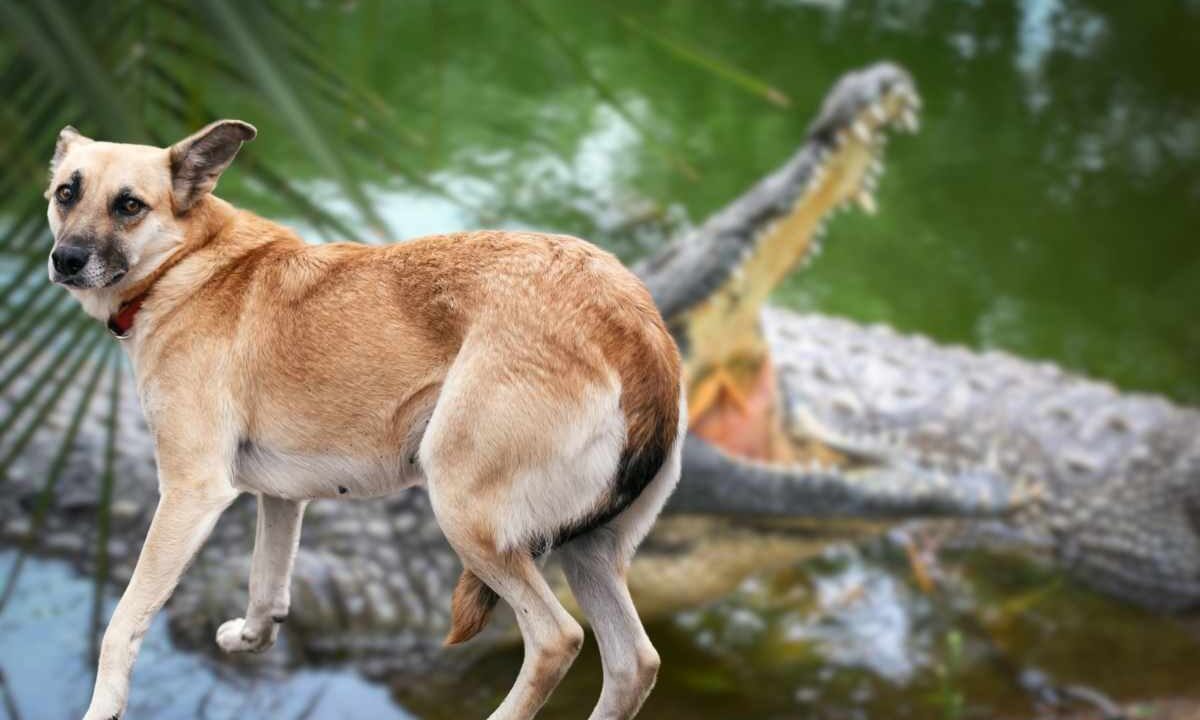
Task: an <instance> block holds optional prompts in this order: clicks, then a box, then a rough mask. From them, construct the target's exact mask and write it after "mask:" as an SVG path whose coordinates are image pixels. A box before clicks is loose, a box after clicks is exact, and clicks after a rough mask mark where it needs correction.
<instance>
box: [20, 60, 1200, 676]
mask: <svg viewBox="0 0 1200 720" xmlns="http://www.w3.org/2000/svg"><path fill="white" fill-rule="evenodd" d="M912 97H915V95H914V93H913V92H912V90H911V85H910V83H909V81H908V79H907V76H906V75H905V74H903V73H902V71H899V70H897V69H895V68H894V67H878V68H875V69H873V70H871V71H869V72H866V73H862V74H858V75H855V76H852V77H851V78H849V79H848V80H843V82H842V83H841V84H840V85H839V86H838V88H836V89H835V91H834V92H833V93H831V97H830V99H829V100H827V103H826V106H825V108H824V109H823V113H822V116H821V117H820V118H819V119H818V121H817V123H816V124H815V125H814V128H813V130H812V131H811V133H810V137H809V139H808V141H807V142H806V143H805V145H804V146H803V147H802V148H801V149H800V151H799V152H798V153H797V154H796V155H795V156H794V157H793V158H792V159H791V160H790V161H789V162H788V163H787V164H786V165H785V166H784V167H783V168H782V169H781V170H780V171H779V173H777V174H776V175H774V176H772V177H771V178H769V179H768V180H766V181H764V182H763V183H762V184H760V185H759V186H756V187H755V188H754V189H752V190H751V191H749V192H748V193H747V194H746V195H745V196H743V198H741V199H739V200H738V201H737V202H736V203H734V204H733V205H731V206H730V207H729V208H728V209H726V210H725V211H723V212H722V213H720V214H718V215H717V216H715V217H714V219H713V220H711V221H710V222H709V223H707V224H705V225H704V226H702V227H701V228H699V229H698V230H697V231H696V232H695V233H694V234H693V235H692V236H691V237H690V238H688V239H687V240H686V241H684V242H682V243H680V244H677V245H674V246H672V247H670V248H668V249H666V250H665V251H664V252H663V253H662V254H661V255H660V256H658V257H657V258H655V259H654V260H652V261H651V262H650V263H648V264H647V265H646V266H644V267H643V268H641V269H640V271H641V272H642V273H643V276H644V277H645V278H646V280H647V283H648V285H649V286H650V287H651V290H652V291H653V292H654V294H655V297H656V299H657V300H658V301H659V302H660V304H661V306H662V308H663V309H664V314H665V315H666V316H667V317H668V320H669V322H671V324H672V327H673V329H674V330H675V331H676V332H677V333H678V335H679V338H680V341H681V344H682V345H683V346H684V348H685V352H686V355H687V359H688V364H689V370H690V372H691V373H692V382H693V386H692V388H691V390H690V392H693V393H697V394H698V396H699V399H700V400H702V402H701V403H699V405H700V406H701V411H700V412H699V413H698V414H697V415H696V416H695V417H694V420H695V423H696V424H695V429H696V432H697V436H696V437H693V438H689V442H688V444H687V451H686V455H685V470H684V481H683V482H682V484H681V487H680V490H679V492H678V494H677V496H676V498H675V500H674V502H673V505H672V507H671V508H670V511H671V512H673V513H674V514H673V515H671V516H668V517H665V518H664V519H663V520H662V521H661V522H660V525H659V527H658V528H657V529H656V531H655V533H654V534H653V535H652V536H651V538H650V539H649V540H648V542H647V544H646V546H645V547H644V549H643V550H642V551H641V552H640V553H639V556H638V560H637V562H635V566H634V568H633V570H632V571H631V584H632V585H633V587H634V589H635V593H636V594H638V595H639V596H640V598H639V607H643V608H646V609H648V611H649V612H650V613H651V614H653V613H655V612H664V611H669V610H673V609H676V608H680V607H685V606H688V605H690V604H694V603H698V602H701V601H703V600H705V599H707V598H711V597H714V596H716V595H719V594H720V593H721V592H723V591H724V590H726V589H728V588H729V587H731V586H732V585H734V584H735V583H736V582H737V581H738V580H739V579H740V578H742V577H744V576H745V575H746V574H747V573H749V572H752V571H753V570H755V569H759V568H761V567H763V566H764V565H768V564H770V563H772V562H779V561H783V560H786V559H788V558H791V557H795V556H797V555H799V554H801V553H804V552H807V551H809V550H811V549H813V548H815V547H818V546H819V544H820V543H821V542H822V541H825V540H827V539H828V538H830V537H833V536H836V535H838V534H841V533H848V534H849V535H851V536H853V535H855V534H858V533H861V532H864V531H870V530H872V529H873V528H875V527H878V526H877V525H874V524H870V523H867V524H864V523H861V522H859V521H861V520H870V521H879V520H881V519H895V518H907V517H921V516H927V515H931V514H938V515H950V516H978V515H986V516H991V517H994V518H997V520H996V521H995V522H997V523H1003V527H1006V528H1007V529H1009V530H1010V531H1011V533H1010V534H1011V535H1012V536H1013V537H1018V538H1020V539H1022V540H1026V541H1029V542H1032V543H1035V544H1039V545H1042V546H1044V547H1047V548H1049V549H1052V550H1053V552H1054V553H1055V554H1056V556H1057V557H1058V558H1059V559H1060V560H1062V561H1063V562H1064V564H1066V565H1067V567H1068V568H1069V569H1071V570H1072V571H1073V572H1075V573H1076V574H1077V575H1079V576H1080V577H1082V578H1083V579H1084V580H1087V581H1089V582H1091V583H1092V584H1094V585H1096V586H1097V587H1101V588H1104V589H1106V590H1109V591H1111V592H1114V593H1117V594H1118V595H1120V596H1122V597H1125V598H1127V599H1130V600H1133V601H1137V602H1142V603H1145V604H1153V605H1158V606H1164V607H1185V606H1188V605H1191V604H1194V603H1196V602H1198V601H1200V571H1198V569H1197V568H1198V565H1200V559H1198V558H1200V552H1198V549H1197V535H1196V527H1195V524H1196V523H1195V518H1196V516H1197V513H1196V502H1197V492H1198V491H1197V489H1196V488H1197V487H1200V446H1198V442H1200V441H1197V437H1198V436H1200V414H1197V413H1196V412H1194V411H1189V410H1184V409H1180V408H1177V407H1174V406H1172V405H1170V404H1168V403H1166V402H1165V401H1161V400H1156V399H1152V398H1147V397H1138V396H1127V395H1120V394H1118V393H1116V392H1114V391H1112V390H1111V389H1108V388H1107V387H1104V386H1100V385H1098V384H1095V383H1090V382H1087V381H1083V380H1080V379H1077V378H1074V377H1072V376H1070V375H1068V374H1065V373H1062V372H1059V371H1054V370H1049V369H1047V368H1045V367H1043V366H1039V365H1035V364H1032V363H1029V362H1025V361H1020V360H1017V359H1015V358H1011V357H1008V356H1002V355H995V354H988V355H975V354H972V353H969V352H968V351H965V350H958V349H945V348H938V347H936V346H933V345H931V344H929V343H928V342H926V341H923V340H919V339H905V338H900V337H898V336H895V335H894V334H892V333H889V332H886V331H882V330H877V329H864V328H860V327H857V326H854V325H852V324H849V323H844V322H841V321H834V320H828V319H824V318H819V317H799V316H794V315H791V314H788V313H785V312H783V311H777V310H772V311H769V312H768V313H767V314H766V316H765V317H766V332H765V333H763V331H762V326H761V325H760V322H759V317H760V312H761V309H762V308H761V304H762V302H763V301H764V300H765V299H766V297H767V294H768V293H769V290H770V287H771V285H772V284H773V283H774V282H776V281H777V280H778V279H779V278H780V277H782V276H783V274H784V273H786V272H787V271H788V270H790V269H791V267H792V266H793V265H795V264H796V263H797V262H798V261H800V260H802V259H805V258H806V257H809V256H811V254H812V243H813V241H814V238H816V237H818V236H819V232H820V225H821V223H822V222H823V220H824V218H825V216H826V214H827V213H828V212H829V211H831V210H832V209H834V208H835V207H837V206H839V205H841V204H842V203H844V202H846V201H849V200H855V201H857V202H858V203H859V204H861V205H862V206H864V207H866V208H867V209H870V208H871V207H872V205H873V201H871V200H870V197H869V189H870V185H871V183H872V182H873V180H872V172H873V171H872V170H871V166H872V162H871V160H872V159H873V157H874V155H875V153H876V152H877V151H878V147H877V146H878V139H877V138H878V137H879V135H880V133H881V127H882V126H883V125H885V124H887V123H889V122H892V121H894V120H899V121H902V122H904V123H905V124H910V125H911V124H912V122H913V121H912V118H911V115H910V112H909V111H910V110H911V107H910V104H911V102H912V101H911V98H912ZM877 101H881V102H877ZM763 258H766V259H767V261H763ZM719 327H723V328H725V330H724V331H722V332H723V333H724V334H723V335H722V334H720V333H718V332H717V328H719ZM724 340H730V341H729V342H724ZM6 342H8V340H6ZM13 342H16V343H22V344H23V345H22V349H21V350H20V352H24V350H23V346H24V345H30V346H32V344H33V343H35V342H36V340H29V339H19V340H16V339H13ZM20 352H18V354H17V355H16V357H21V355H20ZM772 358H773V359H774V361H773V362H772ZM39 362H41V360H33V361H32V364H31V365H30V367H29V368H28V369H27V370H26V371H25V372H24V373H23V375H22V377H24V378H28V379H33V378H36V377H37V376H38V374H39V368H38V363H39ZM68 369H69V368H64V371H65V370H68ZM105 373H106V374H104V375H101V376H100V379H99V382H98V384H97V385H96V386H95V397H96V398H99V400H98V401H96V402H92V403H91V404H90V405H89V406H87V411H86V412H85V413H84V414H83V415H82V416H81V422H80V425H79V428H78V432H73V431H72V413H73V410H74V408H75V407H76V403H75V399H76V398H80V397H82V396H83V395H84V394H85V393H86V390H85V388H84V386H83V385H82V384H78V383H75V384H72V385H70V386H69V388H68V390H67V391H66V394H65V396H64V397H63V398H62V400H61V402H58V403H57V405H56V407H57V408H58V410H56V411H55V413H54V414H53V415H52V416H51V417H52V419H53V418H55V417H57V421H52V422H46V423H40V424H41V425H43V427H42V429H40V430H38V431H37V432H36V433H34V434H33V435H32V436H31V438H32V442H31V443H30V444H29V445H28V446H27V447H26V448H25V449H24V451H23V452H22V453H21V454H20V456H19V458H18V459H17V461H16V462H14V463H13V464H12V465H11V466H10V467H8V468H7V471H8V472H7V479H6V480H5V481H4V482H5V492H4V493H3V494H2V495H0V518H3V520H0V537H2V538H3V539H4V541H5V542H6V543H8V544H12V543H20V542H22V541H23V540H24V539H25V538H27V537H29V536H30V533H31V532H34V533H36V537H37V539H36V541H35V543H34V545H33V546H32V547H34V548H35V549H37V550H39V551H46V552H49V553H56V554H61V555H64V556H67V557H70V558H72V559H74V560H77V561H80V562H81V563H82V564H84V565H92V564H93V563H95V562H97V561H98V560H101V557H103V561H102V562H104V563H105V564H107V565H109V566H110V567H111V571H112V572H111V576H112V577H113V578H114V579H115V580H116V581H117V582H118V583H123V582H124V580H125V579H127V577H128V573H129V571H130V569H131V567H132V562H133V560H134V558H135V556H136V552H137V549H138V548H139V547H140V542H141V538H142V537H143V536H144V533H145V527H146V524H147V523H148V521H149V515H150V512H151V508H152V507H153V504H154V501H155V487H156V482H155V474H154V467H153V460H152V457H153V455H152V446H151V443H150V440H149V436H148V434H147V432H146V430H145V428H144V426H143V425H142V423H141V420H140V412H139V410H138V408H137V402H136V398H134V397H132V396H131V393H132V384H129V383H126V384H125V394H124V395H121V396H119V397H116V403H117V404H116V407H117V412H116V413H115V417H116V418H117V419H118V420H119V422H118V426H119V427H118V433H117V435H116V437H117V444H116V447H115V448H114V449H115V454H113V457H114V458H115V461H114V462H115V466H114V468H113V472H111V473H106V472H105V469H106V467H107V466H106V458H108V457H109V453H108V448H107V447H105V444H104V440H103V438H104V437H105V436H106V433H105V428H106V425H107V424H108V423H109V422H110V421H111V420H110V417H111V413H110V407H112V405H111V404H110V393H109V389H110V388H111V383H112V375H111V373H107V371H105ZM84 375H85V376H86V373H84ZM718 375H720V376H722V378H723V379H722V380H721V382H723V383H730V384H732V385H733V386H734V387H733V389H729V388H724V387H721V386H720V385H719V384H717V390H716V391H715V392H713V393H708V394H705V393H702V392H701V390H700V389H699V388H700V387H701V386H702V385H703V383H704V381H705V380H707V379H710V378H713V377H716V376H718ZM25 389H26V388H25V387H24V386H22V385H21V383H20V382H17V383H14V384H12V385H11V386H10V387H8V388H7V390H6V392H5V400H4V402H6V403H7V404H8V405H9V408H10V409H11V408H12V407H16V406H18V405H21V404H22V403H25V404H27V405H28V407H31V408H36V407H37V403H36V402H30V401H28V400H27V398H28V396H27V395H26V393H25ZM729 393H733V395H730V394H729ZM736 395H741V396H742V398H741V399H740V400H739V401H738V402H733V401H732V400H731V398H732V397H733V396H736ZM747 403H749V404H747ZM17 427H20V426H19V425H18V426H17ZM731 428H733V432H732V434H731V431H730V429H731ZM64 431H65V432H67V433H71V434H72V437H73V439H74V443H73V446H72V447H73V449H72V450H71V453H70V454H69V456H66V457H65V458H63V460H64V462H63V463H61V464H60V463H59V462H58V458H56V457H55V456H54V453H55V451H56V448H58V447H59V446H61V444H62V436H63V433H64ZM879 431H890V432H891V433H893V435H894V437H893V442H892V444H891V445H885V444H883V443H882V442H881V441H880V440H879ZM17 433H18V431H16V430H14V431H13V434H12V435H10V436H9V437H12V436H15V435H16V434H17ZM9 437H6V439H5V442H6V445H5V447H6V448H7V443H8V441H9ZM700 438H704V440H701V439H700ZM713 444H716V445H721V446H724V450H721V449H716V448H714V447H713ZM751 458H753V459H751ZM56 468H61V469H62V472H55V469H56ZM105 476H111V477H112V478H113V481H114V488H113V493H112V496H113V497H114V498H115V499H116V502H115V503H114V504H113V506H112V507H113V517H112V522H111V524H110V526H109V527H110V530H109V531H108V532H109V538H108V542H107V543H106V544H102V543H99V542H97V538H98V536H99V532H100V530H99V527H100V526H101V524H102V523H97V517H98V510H97V506H98V504H100V503H98V496H99V493H98V492H97V478H98V477H105ZM47 477H50V478H52V479H53V480H54V481H55V483H56V487H55V492H54V496H55V499H54V501H53V502H52V503H50V504H49V505H48V508H49V512H48V513H46V514H45V516H44V517H45V526H44V527H41V526H40V524H39V521H38V520H37V518H38V517H39V514H38V512H37V509H36V508H37V506H38V498H39V496H40V495H41V494H42V493H43V492H44V488H45V484H46V478H47ZM764 516H786V517H788V518H799V519H805V518H807V519H814V518H816V519H819V520H820V522H819V523H817V524H816V525H814V524H812V523H807V524H806V523H804V522H800V521H788V522H785V523H779V522H777V521H775V520H771V521H769V522H768V521H765V520H763V519H762V518H763V517H764ZM835 520H836V521H837V522H832V521H835ZM253 528H254V521H253V508H252V505H251V504H248V503H243V504H239V505H237V506H235V508H234V509H233V510H232V511H231V512H230V513H229V514H228V515H227V516H226V517H225V518H224V519H223V520H222V522H221V523H220V525H219V526H218V528H217V530H216V532H215V534H214V536H213V537H212V538H211V539H210V541H209V542H208V543H207V545H206V549H205V550H204V552H203V553H202V555H201V559H200V561H199V562H198V563H197V565H196V566H195V567H194V568H193V570H192V571H191V572H190V573H189V574H188V576H187V577H186V578H185V580H184V583H183V584H182V585H181V587H180V589H179V590H178V591H177V593H176V597H175V599H174V600H173V602H172V605H171V612H172V617H173V619H174V620H176V621H177V622H175V623H174V626H175V627H176V628H178V629H179V630H180V631H181V633H182V634H183V635H185V636H188V637H190V638H192V639H194V640H195V641H196V642H197V643H206V644H207V643H210V641H211V636H212V630H213V629H215V625H216V624H217V623H219V622H220V621H222V620H224V619H225V618H226V617H228V616H232V614H234V613H236V612H239V611H240V609H241V608H242V607H243V606H244V603H245V601H244V597H241V595H242V594H243V593H244V592H245V584H246V577H247V572H246V567H245V566H246V565H247V563H248V556H249V552H250V549H251V544H252V537H253ZM97 549H99V551H100V552H99V553H98V552H97ZM457 575H458V566H457V561H456V559H455V557H454V555H453V553H452V552H451V551H450V550H449V548H448V546H447V545H446V544H445V542H444V540H443V539H442V537H441V533H440V531H439V530H438V528H437V526H436V523H435V522H434V520H433V517H432V514H431V512H430V510H429V506H428V503H427V501H426V498H425V496H424V494H423V493H421V492H419V491H413V492H409V493H406V494H403V495H400V496H397V497H394V498H390V499H387V500H383V501H371V502H319V503H314V504H313V505H312V506H311V507H310V509H309V511H308V513H307V516H306V520H305V527H304V536H303V547H302V551H301V553H300V556H299V559H298V561H297V567H296V574H295V584H294V589H293V607H292V614H291V618H290V622H289V630H291V631H292V632H291V634H290V635H289V637H290V639H291V641H292V643H293V647H295V648H297V649H299V646H303V649H304V650H305V651H306V652H307V653H315V654H323V653H328V654H332V655H336V656H345V655H354V656H357V657H360V658H362V659H363V662H364V664H365V666H366V667H367V668H368V669H371V668H376V669H380V670H387V671H388V672H389V674H390V675H391V676H392V678H393V679H395V678H396V677H397V671H405V670H408V671H412V672H410V673H408V675H407V676H409V677H427V673H426V672H425V671H426V670H428V669H429V668H430V667H433V666H434V665H436V664H437V663H442V662H454V661H463V660H465V659H468V658H469V657H470V655H471V653H472V650H469V649H468V650H466V651H465V652H461V653H458V652H456V653H443V652H441V651H440V650H439V648H438V642H439V638H441V637H442V636H443V635H444V634H445V631H446V624H447V612H448V598H449V594H450V591H451V589H452V587H453V583H454V580H455V579H456V577H457ZM502 634H503V627H500V628H498V629H496V630H495V631H494V632H493V637H495V636H499V635H502ZM488 646H489V645H488V643H487V642H486V641H485V642H481V643H476V644H475V651H481V650H485V649H486V648H487V647H488ZM400 675H401V676H404V675H405V673H403V672H401V673H400Z"/></svg>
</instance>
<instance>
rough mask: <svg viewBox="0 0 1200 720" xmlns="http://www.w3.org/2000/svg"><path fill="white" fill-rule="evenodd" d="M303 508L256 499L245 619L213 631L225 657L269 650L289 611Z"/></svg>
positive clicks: (299, 504) (300, 504)
mask: <svg viewBox="0 0 1200 720" xmlns="http://www.w3.org/2000/svg"><path fill="white" fill-rule="evenodd" d="M304 506H305V503H303V502H298V501H295V500H283V499H281V498H276V497H270V496H268V495H259V496H258V529H257V530H256V531H255V537H254V558H253V559H252V560H251V561H250V603H249V605H248V606H247V608H246V617H245V618H235V619H233V620H230V621H228V622H225V623H223V624H222V625H221V627H220V629H218V630H217V644H218V645H220V646H221V649H222V650H224V651H225V652H230V653H235V652H262V651H264V650H266V649H267V648H269V647H271V646H272V645H273V644H275V638H276V636H278V635H279V623H282V622H283V621H284V620H285V619H286V618H287V614H288V608H289V607H290V605H291V593H290V585H291V579H292V563H293V562H294V561H295V559H296V548H297V547H298V546H299V544H300V521H301V519H302V518H303V516H304Z"/></svg>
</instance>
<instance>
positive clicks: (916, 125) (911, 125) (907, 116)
mask: <svg viewBox="0 0 1200 720" xmlns="http://www.w3.org/2000/svg"><path fill="white" fill-rule="evenodd" d="M900 126H901V127H903V128H904V129H905V130H907V131H909V132H913V133H915V132H916V131H918V130H920V129H921V121H920V120H918V119H917V113H916V112H914V111H913V110H912V108H906V109H905V110H904V112H903V113H902V114H901V115H900Z"/></svg>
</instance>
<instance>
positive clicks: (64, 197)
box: [54, 185, 75, 204]
mask: <svg viewBox="0 0 1200 720" xmlns="http://www.w3.org/2000/svg"><path fill="white" fill-rule="evenodd" d="M54 197H56V198H58V201H59V202H60V203H63V204H66V203H69V202H71V201H72V200H74V199H75V189H74V188H72V187H71V186H70V185H59V186H58V189H57V190H55V191H54Z"/></svg>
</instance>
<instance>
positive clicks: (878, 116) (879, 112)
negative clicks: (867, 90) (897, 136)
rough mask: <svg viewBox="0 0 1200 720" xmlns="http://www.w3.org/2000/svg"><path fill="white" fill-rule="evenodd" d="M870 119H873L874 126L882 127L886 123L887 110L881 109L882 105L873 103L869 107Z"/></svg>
mask: <svg viewBox="0 0 1200 720" xmlns="http://www.w3.org/2000/svg"><path fill="white" fill-rule="evenodd" d="M871 117H873V118H875V122H876V124H878V125H882V124H884V123H885V122H887V110H884V109H883V105H880V104H879V103H873V104H872V105H871Z"/></svg>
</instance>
